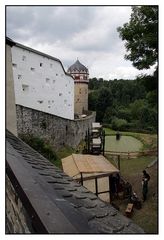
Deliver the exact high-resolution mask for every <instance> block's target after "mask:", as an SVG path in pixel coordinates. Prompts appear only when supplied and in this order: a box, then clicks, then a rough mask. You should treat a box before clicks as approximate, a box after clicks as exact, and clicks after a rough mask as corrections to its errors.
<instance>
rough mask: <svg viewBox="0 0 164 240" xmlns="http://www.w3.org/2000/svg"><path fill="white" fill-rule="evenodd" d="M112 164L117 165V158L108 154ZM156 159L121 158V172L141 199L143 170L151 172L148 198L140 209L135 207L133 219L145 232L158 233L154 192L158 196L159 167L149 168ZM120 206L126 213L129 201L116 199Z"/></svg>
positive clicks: (147, 157) (156, 202) (156, 203)
mask: <svg viewBox="0 0 164 240" xmlns="http://www.w3.org/2000/svg"><path fill="white" fill-rule="evenodd" d="M106 157H107V158H108V159H109V160H110V162H111V163H112V164H114V165H115V166H116V167H117V160H116V159H115V160H114V158H111V156H109V155H106ZM154 159H156V156H151V157H150V156H145V157H138V158H132V159H125V158H121V160H120V173H121V176H122V177H123V178H124V179H125V180H126V181H128V182H130V183H131V185H132V187H133V191H135V192H136V193H137V195H138V197H139V198H140V199H142V185H141V181H142V171H143V170H144V169H146V170H147V171H148V173H149V174H150V182H149V190H148V199H147V200H146V202H144V203H143V204H142V208H141V209H140V210H137V209H134V212H133V215H132V220H133V221H134V222H135V223H136V224H137V225H139V226H140V227H142V228H143V229H144V231H145V233H154V234H155V233H157V231H158V200H157V197H154V194H155V195H157V196H158V192H157V191H158V190H157V189H158V188H157V185H158V181H157V179H158V178H157V175H158V169H157V168H156V167H155V166H154V167H151V168H147V166H148V165H149V164H150V163H151V162H152V161H154ZM114 203H115V204H116V205H117V206H119V207H120V211H121V212H122V213H123V214H125V209H126V206H127V203H128V201H127V200H126V199H125V200H119V199H118V200H116V201H115V202H114Z"/></svg>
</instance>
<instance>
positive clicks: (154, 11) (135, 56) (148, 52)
mask: <svg viewBox="0 0 164 240" xmlns="http://www.w3.org/2000/svg"><path fill="white" fill-rule="evenodd" d="M117 31H118V32H119V34H120V37H121V38H122V40H125V41H126V43H125V47H126V49H127V52H128V53H127V54H126V55H125V59H128V60H130V61H132V62H133V66H134V67H136V68H137V69H139V70H141V69H149V68H150V66H153V65H154V64H155V63H156V62H157V59H158V6H134V7H132V14H131V18H130V21H129V23H125V24H124V25H123V27H118V28H117Z"/></svg>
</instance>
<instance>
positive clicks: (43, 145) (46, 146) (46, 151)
mask: <svg viewBox="0 0 164 240" xmlns="http://www.w3.org/2000/svg"><path fill="white" fill-rule="evenodd" d="M20 137H21V139H22V140H23V141H24V142H26V143H27V144H28V145H30V146H31V147H32V148H34V149H35V150H36V151H37V152H39V153H41V154H42V155H43V156H44V157H46V158H47V159H49V160H50V161H52V162H53V161H55V160H57V155H56V153H55V151H54V150H53V147H52V146H51V144H50V143H47V142H45V140H44V139H42V138H39V137H36V136H33V135H31V134H29V135H21V136H20Z"/></svg>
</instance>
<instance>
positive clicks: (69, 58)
mask: <svg viewBox="0 0 164 240" xmlns="http://www.w3.org/2000/svg"><path fill="white" fill-rule="evenodd" d="M6 13H7V14H6V20H7V21H6V32H7V36H8V37H10V38H12V39H13V40H15V41H17V42H19V43H22V44H24V45H27V46H30V47H32V48H34V49H37V50H39V51H41V52H44V53H47V54H50V55H52V56H54V57H56V58H59V59H60V60H61V61H62V63H63V65H64V67H65V69H66V70H67V69H68V67H69V66H70V65H72V64H73V63H74V62H75V61H76V59H77V58H78V59H79V60H80V61H81V63H83V64H84V65H85V66H87V67H88V68H89V72H90V77H97V78H100V77H102V78H104V79H106V80H108V79H115V78H117V79H120V78H122V79H134V78H135V77H136V75H138V74H141V73H146V72H147V71H145V70H144V71H139V70H137V69H136V68H134V67H133V66H132V63H131V62H130V61H126V60H124V55H125V52H126V49H125V47H124V42H123V41H122V40H121V39H120V38H119V33H118V32H117V27H119V26H122V25H123V24H124V23H125V22H128V21H129V18H130V14H131V7H130V6H105V7H103V6H97V7H95V6H49V7H46V6H40V7H38V6H31V7H30V6H8V7H7V11H6ZM150 72H152V70H151V71H150Z"/></svg>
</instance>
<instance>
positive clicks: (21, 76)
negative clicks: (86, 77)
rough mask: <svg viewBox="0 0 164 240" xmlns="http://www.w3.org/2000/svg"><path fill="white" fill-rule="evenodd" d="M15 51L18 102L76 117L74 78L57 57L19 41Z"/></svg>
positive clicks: (45, 110)
mask: <svg viewBox="0 0 164 240" xmlns="http://www.w3.org/2000/svg"><path fill="white" fill-rule="evenodd" d="M11 51H12V68H13V78H14V91H15V103H16V104H17V105H20V106H24V107H28V108H31V109H35V110H38V111H42V112H45V113H49V114H52V115H55V116H59V117H62V118H66V119H70V120H73V119H74V79H73V78H72V76H71V75H69V74H68V73H66V72H65V70H64V67H63V65H62V63H61V61H60V60H59V59H57V58H54V57H52V56H49V55H47V54H44V53H42V52H39V51H37V50H34V49H32V48H29V47H27V46H24V45H22V44H19V43H16V42H15V44H14V46H13V47H12V49H11Z"/></svg>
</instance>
